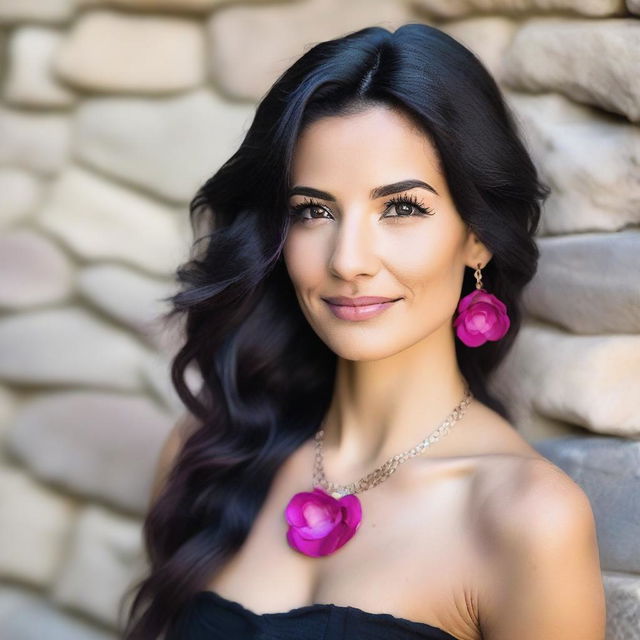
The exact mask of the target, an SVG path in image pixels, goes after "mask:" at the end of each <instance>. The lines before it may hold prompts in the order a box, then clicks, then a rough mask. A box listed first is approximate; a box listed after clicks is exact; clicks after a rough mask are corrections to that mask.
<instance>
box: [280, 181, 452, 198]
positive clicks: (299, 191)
mask: <svg viewBox="0 0 640 640" xmlns="http://www.w3.org/2000/svg"><path fill="white" fill-rule="evenodd" d="M416 187H421V188H422V189H428V190H429V191H432V192H433V193H435V194H436V195H437V196H438V195H440V194H439V193H438V192H437V191H436V190H435V189H434V188H433V187H432V186H431V185H430V184H429V183H427V182H424V181H423V180H414V179H410V180H401V181H400V182H394V183H392V184H385V185H382V186H381V187H376V188H375V189H372V190H371V192H370V194H369V198H370V199H371V200H376V199H377V198H382V197H383V196H390V195H391V194H393V193H399V192H401V191H408V190H409V189H415V188H416ZM296 195H300V196H310V197H312V198H320V199H322V200H329V201H331V202H335V201H336V197H335V196H334V195H332V194H330V193H328V192H327V191H321V190H320V189H314V188H313V187H303V186H296V187H293V188H292V189H290V191H289V195H288V197H289V198H291V197H292V196H296Z"/></svg>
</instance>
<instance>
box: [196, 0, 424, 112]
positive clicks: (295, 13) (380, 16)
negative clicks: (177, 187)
mask: <svg viewBox="0 0 640 640" xmlns="http://www.w3.org/2000/svg"><path fill="white" fill-rule="evenodd" d="M415 21H416V19H415V15H414V14H413V13H412V12H411V10H410V8H409V7H408V6H407V5H405V4H404V3H402V2H388V0H349V2H344V0H306V1H305V2H296V3H294V4H267V5H265V6H245V5H237V6H236V5H233V4H230V5H228V6H224V7H221V8H220V9H218V10H216V11H215V12H213V13H212V15H211V18H210V20H209V24H208V34H209V42H210V57H211V67H210V69H211V73H212V77H213V80H214V81H215V82H216V83H217V84H218V86H219V87H220V88H221V89H222V90H223V91H224V93H225V94H226V95H228V96H231V97H234V98H238V99H241V100H251V101H255V100H257V99H259V98H260V97H262V95H263V94H264V93H266V91H267V90H268V89H269V87H270V86H271V85H272V84H273V82H274V81H275V80H276V78H277V77H278V76H279V75H280V73H282V72H283V71H284V70H285V69H286V68H287V67H289V66H290V65H291V64H292V63H293V62H294V61H295V60H296V59H297V58H299V57H300V56H301V55H302V54H303V53H304V52H305V51H307V50H308V49H310V48H311V46H312V45H313V44H316V43H317V42H320V41H323V40H327V39H330V38H335V37H337V36H339V35H343V34H346V33H347V32H350V31H355V30H356V29H360V28H363V27H368V26H372V25H376V26H382V27H385V28H387V29H390V30H391V31H394V30H395V29H396V28H397V27H399V26H400V25H402V24H404V23H407V22H415ZM248 42H250V43H251V46H247V43H248Z"/></svg>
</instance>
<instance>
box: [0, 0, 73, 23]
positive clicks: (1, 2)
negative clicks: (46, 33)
mask: <svg viewBox="0 0 640 640" xmlns="http://www.w3.org/2000/svg"><path fill="white" fill-rule="evenodd" d="M73 9H74V0H0V24H3V23H4V24H15V23H18V22H45V23H56V24H57V23H61V22H66V21H67V20H69V19H70V18H71V17H72V15H73Z"/></svg>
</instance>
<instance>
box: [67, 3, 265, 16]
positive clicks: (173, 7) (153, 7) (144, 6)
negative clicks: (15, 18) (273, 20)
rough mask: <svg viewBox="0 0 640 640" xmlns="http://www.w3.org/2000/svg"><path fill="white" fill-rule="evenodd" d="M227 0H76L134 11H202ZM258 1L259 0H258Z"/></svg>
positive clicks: (94, 5)
mask: <svg viewBox="0 0 640 640" xmlns="http://www.w3.org/2000/svg"><path fill="white" fill-rule="evenodd" d="M226 1H227V0H76V3H77V4H78V6H80V7H91V8H94V7H97V6H103V5H107V6H111V7H118V8H119V7H122V8H123V9H135V10H136V11H167V10H169V11H176V12H177V11H179V12H181V13H187V12H193V13H202V12H204V11H209V10H211V9H212V8H213V7H215V6H216V5H219V4H221V3H222V2H226ZM259 1H260V0H259Z"/></svg>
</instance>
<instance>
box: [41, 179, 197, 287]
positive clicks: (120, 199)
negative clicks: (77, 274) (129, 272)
mask: <svg viewBox="0 0 640 640" xmlns="http://www.w3.org/2000/svg"><path fill="white" fill-rule="evenodd" d="M34 219H35V222H36V223H37V224H38V225H39V226H40V227H41V228H42V229H44V230H46V231H47V232H49V233H51V234H53V235H54V236H56V237H57V238H58V239H60V240H61V241H62V242H63V243H64V244H65V245H66V246H67V247H68V248H69V249H71V250H72V251H73V252H74V253H75V254H76V255H78V256H80V257H81V258H84V259H85V260H105V259H106V260H122V261H124V262H128V263H129V264H132V265H134V266H136V267H141V268H142V269H145V270H147V271H149V272H151V273H157V274H163V275H164V274H172V273H173V272H174V271H175V268H176V266H177V265H178V263H179V262H180V261H182V259H183V258H184V257H185V256H186V254H187V252H188V248H189V242H188V240H189V238H188V237H187V234H186V233H185V231H184V226H183V225H180V223H179V220H178V219H177V218H176V217H175V215H173V211H172V210H171V209H170V208H168V207H165V206H164V205H162V204H159V203H157V202H155V201H153V200H151V199H149V198H147V197H145V196H143V195H140V194H138V193H136V192H134V191H132V190H130V189H127V188H124V187H121V186H119V185H117V184H113V183H111V182H109V181H108V180H104V179H102V178H101V177H99V176H98V175H95V174H93V173H92V172H90V171H86V170H84V169H81V168H80V167H75V166H70V167H67V168H66V169H65V171H64V172H63V173H61V174H60V176H59V177H58V178H57V179H56V180H55V181H54V183H53V185H52V187H51V190H50V192H49V194H48V198H47V200H46V202H45V203H44V206H43V207H42V209H41V210H40V211H39V212H38V213H37V214H36V216H35V218H34Z"/></svg>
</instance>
